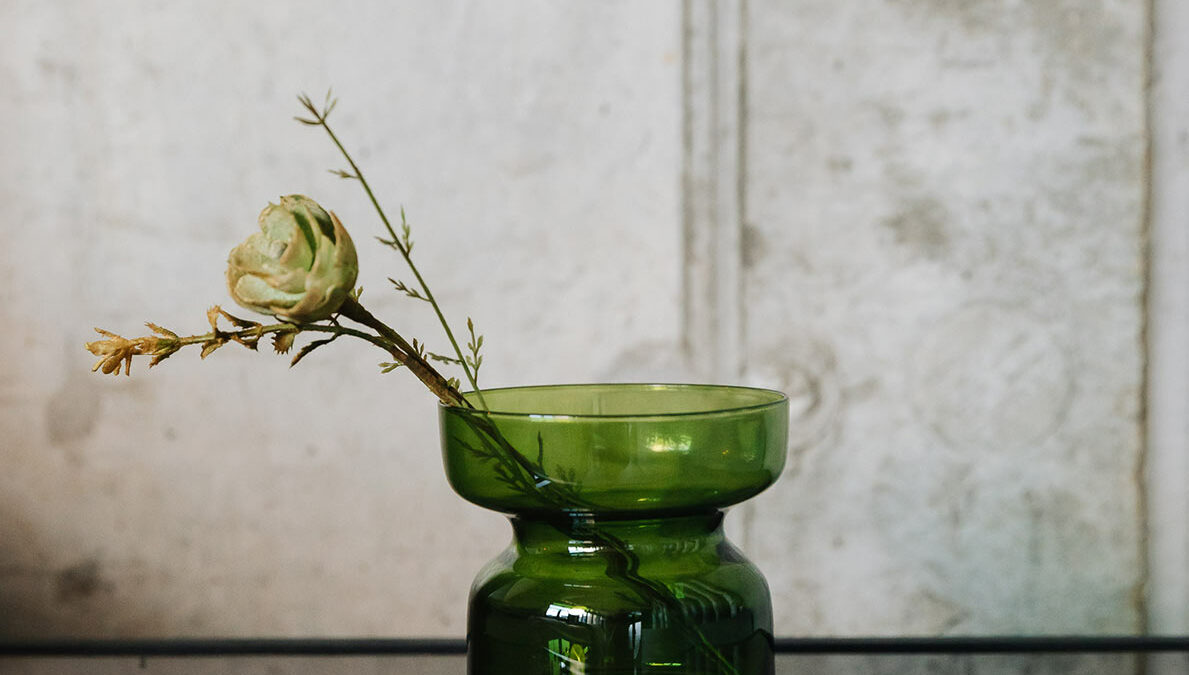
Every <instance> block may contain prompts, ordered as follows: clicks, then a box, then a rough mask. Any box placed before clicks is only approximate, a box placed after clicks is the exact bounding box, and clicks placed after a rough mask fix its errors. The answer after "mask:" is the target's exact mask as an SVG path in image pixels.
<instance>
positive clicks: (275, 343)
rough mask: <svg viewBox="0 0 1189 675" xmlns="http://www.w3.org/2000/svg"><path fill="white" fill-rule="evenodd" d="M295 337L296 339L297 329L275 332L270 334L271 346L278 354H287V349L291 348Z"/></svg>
mask: <svg viewBox="0 0 1189 675" xmlns="http://www.w3.org/2000/svg"><path fill="white" fill-rule="evenodd" d="M295 339H297V331H295V330H290V331H285V332H283V333H276V334H274V335H273V336H272V348H273V350H275V351H276V352H277V353H278V354H288V353H289V350H290V349H292V348H293V341H294V340H295Z"/></svg>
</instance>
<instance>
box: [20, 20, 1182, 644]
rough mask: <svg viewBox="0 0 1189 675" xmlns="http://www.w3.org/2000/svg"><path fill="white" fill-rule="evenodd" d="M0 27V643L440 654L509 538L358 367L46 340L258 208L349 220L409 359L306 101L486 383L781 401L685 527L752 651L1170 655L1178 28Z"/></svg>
mask: <svg viewBox="0 0 1189 675" xmlns="http://www.w3.org/2000/svg"><path fill="white" fill-rule="evenodd" d="M0 25H3V26H5V29H4V31H5V40H3V41H0V92H3V93H2V94H0V97H3V103H4V105H0V147H3V148H5V150H4V153H3V155H2V156H0V197H2V198H3V203H5V204H6V205H7V206H8V207H9V208H8V213H9V218H8V219H7V222H6V225H4V228H5V230H4V231H5V234H6V242H5V247H4V253H3V255H0V279H2V280H3V283H2V284H0V299H2V302H0V320H2V321H3V324H4V326H5V329H4V331H2V332H0V355H2V356H0V359H2V361H3V364H4V368H3V369H0V438H3V439H4V441H3V454H2V455H0V463H2V464H0V466H2V467H3V468H2V470H0V607H2V608H3V611H0V635H3V636H5V637H29V636H47V635H57V636H89V637H131V636H142V637H143V636H183V635H184V636H214V635H241V636H246V635H269V636H298V635H320V636H336V635H340V636H365V635H381V636H389V635H402V636H444V635H446V636H449V635H461V634H462V632H463V630H464V628H463V610H464V607H465V596H466V592H467V586H468V584H469V579H470V578H471V576H472V575H473V573H474V571H475V570H477V569H478V567H479V566H480V565H481V564H482V563H483V562H484V561H485V560H486V559H488V558H489V557H491V556H492V555H493V554H494V553H495V552H496V551H498V550H499V549H500V548H501V547H502V546H503V545H504V544H505V543H506V541H507V539H508V537H509V532H508V528H507V526H506V524H505V523H504V522H503V520H502V518H500V517H498V516H495V515H493V514H490V513H486V512H483V511H481V510H479V509H477V508H475V507H472V506H469V505H467V504H465V503H463V502H462V501H461V500H459V499H458V498H457V497H455V496H454V495H452V494H451V493H450V491H449V488H448V487H447V486H446V484H445V481H444V479H443V477H442V472H441V469H440V462H439V458H438V451H437V440H436V433H437V430H436V423H435V419H434V403H433V400H432V397H431V396H429V395H428V394H426V393H425V392H424V391H422V390H421V389H420V388H419V386H418V385H416V384H415V383H414V382H412V381H410V379H409V378H407V377H404V376H402V374H400V373H394V374H391V375H383V376H382V375H380V374H379V369H378V368H377V367H376V363H377V362H378V361H381V360H384V359H383V355H382V354H378V353H376V354H374V353H372V352H370V351H369V348H368V347H366V346H364V345H352V344H343V343H341V342H340V343H336V344H334V345H332V346H331V347H330V348H327V349H323V350H320V351H319V352H315V353H314V354H313V355H311V356H310V357H309V358H308V359H307V360H306V361H304V362H303V363H302V364H300V365H299V366H298V367H297V368H295V369H293V370H289V369H288V368H287V367H286V363H287V359H285V358H283V357H276V356H273V355H270V354H267V353H264V352H261V353H251V352H248V351H246V350H243V349H239V348H236V347H235V346H228V347H225V348H223V349H222V350H220V351H219V352H216V353H215V354H214V355H212V356H211V357H210V358H208V359H207V360H205V361H201V362H200V361H199V360H198V359H197V356H196V355H195V354H185V353H183V354H179V355H177V356H175V357H173V358H171V359H170V360H169V361H167V362H165V363H163V364H161V365H160V366H158V367H157V368H154V369H153V371H152V372H148V371H147V370H146V369H145V367H144V364H136V365H134V367H133V370H134V372H133V375H132V377H130V378H123V377H120V378H102V377H100V376H98V375H92V374H90V373H89V372H88V369H89V367H90V365H91V357H90V355H89V354H87V353H85V352H84V351H83V350H82V349H81V344H82V343H83V342H84V341H86V340H89V339H91V335H90V334H89V330H90V327H91V326H93V325H94V326H101V327H104V328H107V329H110V330H115V331H118V332H121V333H124V334H126V335H130V334H135V333H136V332H137V331H138V330H139V328H138V327H139V326H140V324H141V323H142V322H143V321H146V320H150V321H154V322H156V323H159V324H162V325H165V326H167V327H169V328H172V329H174V330H177V331H186V332H201V331H204V330H205V326H206V319H205V316H204V312H205V310H206V308H207V307H208V306H210V305H211V304H216V303H221V304H223V305H225V306H227V307H228V309H231V305H232V303H231V302H230V300H229V299H228V298H227V297H226V292H225V290H224V288H223V264H224V260H225V258H226V253H227V250H229V249H230V247H231V246H233V245H234V244H236V243H238V242H239V241H240V240H241V239H243V238H244V237H245V236H246V235H247V234H249V233H250V232H251V231H252V229H253V228H254V227H255V224H254V219H255V215H256V213H258V212H259V210H260V209H261V208H262V207H263V206H264V205H265V204H266V203H267V202H268V200H270V199H272V200H275V199H276V197H277V196H278V195H280V194H288V193H294V192H300V193H305V194H309V195H311V196H313V197H315V198H316V199H318V200H319V201H321V202H322V203H324V204H325V205H327V206H328V207H330V208H332V209H334V210H335V211H336V212H337V213H338V214H339V215H340V217H342V219H343V221H344V222H345V223H346V224H347V226H348V227H349V228H350V229H351V231H352V232H353V233H354V234H355V238H356V241H357V243H358V244H359V249H360V258H361V260H360V262H361V268H362V270H363V271H362V273H361V278H360V279H361V284H362V285H363V287H364V289H365V293H364V296H363V300H364V301H365V304H367V305H368V306H369V307H371V308H372V310H373V311H374V312H375V313H377V314H379V315H382V316H385V317H387V318H389V319H390V320H391V321H392V322H393V323H396V324H398V325H400V326H401V327H402V328H403V329H405V330H407V331H408V333H409V334H411V335H416V336H420V337H425V338H431V339H432V337H433V336H435V335H436V332H435V331H436V328H435V326H434V323H433V320H432V316H431V315H430V314H429V313H428V312H427V311H426V310H425V308H424V307H423V306H420V305H418V304H417V303H415V302H412V301H409V300H408V299H405V298H402V297H399V295H398V294H396V293H393V292H391V291H390V290H389V289H388V282H387V281H386V277H387V276H396V277H398V278H399V277H400V276H402V274H403V271H402V270H401V269H400V265H399V260H397V259H395V258H394V257H393V256H390V255H387V254H386V253H385V251H384V249H382V248H380V247H379V246H372V245H370V236H371V235H372V234H379V232H380V230H379V229H378V228H379V225H378V223H377V222H376V219H375V217H374V216H373V214H372V213H371V211H370V210H369V205H368V204H367V202H366V200H365V198H364V197H363V195H362V194H361V193H360V192H359V190H358V186H357V185H355V184H353V183H352V182H349V181H341V180H339V179H337V178H335V177H334V176H331V175H330V174H328V173H327V172H326V169H328V168H338V167H339V166H340V165H341V160H340V159H339V157H338V156H337V155H336V153H335V151H334V148H333V146H332V145H331V144H330V143H329V141H328V140H327V139H326V138H325V137H323V136H322V135H321V134H320V132H318V131H317V130H315V129H309V128H305V127H302V126H300V125H297V124H295V123H293V122H291V121H290V117H291V116H293V115H294V114H297V113H299V112H300V111H299V109H298V107H297V104H296V101H295V100H294V95H295V94H296V93H298V92H301V91H309V92H310V93H311V94H314V95H315V97H317V95H319V94H320V93H321V92H322V91H324V90H325V89H326V88H327V87H329V86H333V87H334V88H335V93H336V94H337V95H338V96H339V97H340V99H341V101H340V104H339V107H338V108H337V109H336V112H335V114H334V116H333V118H332V121H333V122H334V123H335V124H336V129H337V130H338V131H339V133H340V135H341V136H342V137H343V140H344V142H345V143H346V144H347V145H348V147H350V148H352V149H353V150H354V151H355V153H356V156H357V159H359V160H360V163H361V165H362V166H363V168H364V171H365V172H366V173H367V175H368V177H369V179H370V180H371V181H372V182H373V184H374V185H375V186H377V188H378V192H379V195H378V196H379V197H380V199H381V200H382V201H383V202H384V203H385V204H386V205H387V206H388V207H389V208H390V210H392V211H395V210H396V209H397V208H398V207H399V206H400V205H402V204H403V205H404V206H405V207H406V209H407V213H408V215H409V220H410V222H411V223H412V225H413V237H414V239H415V241H416V248H415V254H414V255H415V256H416V257H417V260H418V261H419V264H420V265H421V267H422V269H423V270H424V271H425V273H426V276H427V278H428V279H429V280H430V282H431V284H432V285H433V287H434V291H435V293H436V294H437V295H438V297H439V299H440V300H441V301H442V303H443V305H444V306H445V308H446V311H447V313H448V314H449V315H450V318H452V319H453V320H454V321H455V322H456V324H461V323H462V322H463V321H464V320H465V318H466V316H468V315H470V316H472V317H474V319H475V321H476V323H477V325H478V327H479V329H480V331H481V332H483V333H484V334H486V336H487V340H486V343H485V351H486V360H485V365H484V369H483V371H484V372H483V374H482V375H483V376H482V378H481V382H482V383H484V384H485V385H487V386H498V385H505V384H523V383H540V382H558V381H595V380H720V381H732V382H740V381H742V382H746V383H751V384H760V385H767V386H777V387H781V388H784V389H786V390H787V391H789V392H790V394H792V395H793V397H794V403H795V404H796V405H795V415H796V419H795V424H794V425H793V428H794V438H793V446H792V448H791V452H792V455H791V461H790V463H789V469H788V473H787V475H786V476H784V478H783V479H782V481H781V482H779V483H778V484H777V486H775V487H774V488H772V489H771V490H770V491H769V492H768V493H766V494H765V495H762V496H761V497H760V498H758V499H757V500H755V502H754V503H753V504H750V505H748V506H746V507H744V508H741V509H737V510H736V511H734V512H733V513H732V515H731V516H730V519H729V524H728V528H729V532H730V534H731V535H732V536H733V537H734V538H735V539H737V540H738V541H739V542H740V543H741V544H742V545H743V547H744V549H745V550H746V551H748V552H749V554H750V555H752V556H753V557H754V558H755V559H756V560H757V562H759V563H760V564H761V566H762V568H763V569H764V570H765V573H766V575H767V577H768V579H769V581H770V583H771V585H772V589H773V594H774V600H775V604H776V607H777V632H778V633H779V634H781V635H870V634H885V635H894V634H905V633H916V634H936V633H946V634H957V633H978V634H997V633H1022V632H1027V633H1046V632H1048V633H1132V632H1138V631H1143V630H1145V629H1147V628H1152V629H1154V630H1157V631H1159V632H1170V633H1175V632H1186V631H1189V624H1187V623H1186V618H1185V614H1184V607H1186V606H1189V596H1187V595H1186V581H1185V574H1186V572H1185V569H1186V566H1185V564H1184V561H1185V560H1186V558H1187V557H1189V550H1187V547H1186V546H1185V541H1186V535H1185V533H1186V527H1187V525H1186V521H1185V509H1184V508H1181V507H1178V504H1179V505H1181V506H1183V505H1184V499H1185V497H1184V485H1185V484H1186V481H1187V480H1189V476H1187V475H1186V470H1185V462H1184V457H1185V453H1186V451H1187V449H1186V436H1187V434H1186V433H1185V431H1184V427H1183V424H1184V419H1186V417H1187V415H1186V413H1187V412H1189V410H1187V409H1189V406H1187V405H1186V396H1185V393H1184V392H1185V389H1184V386H1185V385H1184V383H1185V381H1186V379H1189V372H1187V371H1186V368H1185V351H1186V346H1185V340H1183V337H1184V335H1185V332H1184V331H1185V328H1184V326H1185V317H1186V316H1189V303H1187V302H1186V301H1185V296H1184V291H1183V288H1184V287H1185V286H1186V284H1185V277H1184V271H1183V270H1184V269H1185V266H1186V244H1185V237H1184V232H1185V229H1184V225H1183V222H1184V216H1185V213H1186V209H1185V208H1184V204H1185V198H1186V197H1185V195H1187V194H1189V189H1186V183H1187V181H1189V172H1187V171H1186V169H1185V165H1186V161H1185V157H1186V146H1185V135H1186V129H1185V126H1184V122H1183V120H1184V119H1187V117H1186V116H1185V115H1183V114H1179V112H1178V111H1183V109H1184V105H1185V103H1184V101H1185V100H1186V95H1185V92H1184V91H1183V87H1182V86H1180V85H1179V84H1178V82H1184V81H1187V80H1186V78H1185V77H1184V75H1185V72H1186V67H1187V66H1186V64H1189V56H1187V55H1186V54H1184V53H1183V52H1184V50H1183V49H1180V48H1179V47H1177V45H1176V41H1175V40H1172V39H1170V38H1168V37H1167V36H1168V35H1175V34H1176V30H1177V27H1178V26H1179V27H1181V28H1183V29H1185V30H1189V16H1186V15H1185V11H1184V10H1183V9H1182V8H1181V7H1180V6H1179V5H1178V4H1177V3H1157V4H1156V5H1155V6H1154V8H1153V7H1149V6H1147V5H1146V4H1145V3H1139V2H1122V1H1119V2H1111V1H1108V0H1101V1H1095V2H1040V1H1035V2H1024V1H1020V2H1002V3H959V2H943V1H941V0H934V1H932V2H923V1H916V2H909V1H908V0H889V1H887V2H878V3H837V2H825V1H818V0H801V1H799V2H795V3H780V2H768V1H766V0H749V1H748V2H722V3H713V4H710V3H701V2H693V1H690V2H685V3H678V2H656V3H628V2H616V3H599V4H581V5H572V4H560V3H531V2H515V3H500V4H499V5H498V7H497V6H495V5H494V4H492V3H462V2H458V3H454V2H443V3H369V2H345V3H340V4H339V5H338V6H336V7H335V8H334V9H333V10H331V9H328V8H327V7H326V6H325V5H324V3H323V4H320V3H310V2H297V3H293V2H287V3H270V2H258V3H250V4H246V3H234V2H209V3H201V4H188V5H187V4H178V3H173V4H166V5H161V4H157V3H149V2H141V1H130V2H123V3H116V4H111V5H104V6H102V7H100V6H99V5H97V4H94V3H83V2H78V3H75V2H51V3H34V2H8V3H4V4H3V6H0ZM1162 31H1166V32H1162ZM1182 34H1183V31H1182ZM1153 74H1155V75H1156V76H1157V77H1156V87H1155V89H1153V90H1152V91H1149V89H1148V88H1147V82H1148V78H1149V77H1150V76H1152V75H1153ZM1162 74H1164V75H1166V77H1165V78H1164V79H1161V77H1160V76H1161V75H1162ZM1149 153H1150V154H1149ZM1178 331H1179V332H1178ZM1177 336H1181V337H1180V338H1178V337H1177ZM1178 420H1179V422H1178ZM1178 423H1179V424H1180V426H1178ZM1157 522H1158V526H1153V523H1157Z"/></svg>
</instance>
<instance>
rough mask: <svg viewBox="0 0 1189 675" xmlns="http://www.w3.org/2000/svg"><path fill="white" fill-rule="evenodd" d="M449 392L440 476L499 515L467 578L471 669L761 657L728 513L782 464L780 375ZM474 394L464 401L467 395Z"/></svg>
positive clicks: (765, 625) (661, 669)
mask: <svg viewBox="0 0 1189 675" xmlns="http://www.w3.org/2000/svg"><path fill="white" fill-rule="evenodd" d="M484 396H485V401H484V403H485V404H486V405H487V407H488V409H489V411H477V410H469V409H464V408H452V407H444V408H443V409H442V418H441V419H442V440H443V450H444V459H445V464H446V472H447V477H448V478H449V480H450V483H451V485H452V486H453V487H454V489H455V490H456V491H457V492H458V493H459V494H460V495H462V496H463V497H464V498H466V499H468V500H469V501H472V502H474V503H476V504H479V505H481V506H484V507H487V508H491V509H494V510H498V511H501V512H503V513H506V514H508V516H509V517H510V520H511V523H512V529H513V535H514V536H513V540H512V543H511V545H510V546H509V547H508V548H507V549H505V550H504V551H503V552H502V553H501V554H500V555H499V556H497V557H496V558H495V559H494V560H492V561H491V562H490V563H488V564H487V565H486V566H485V567H484V568H483V569H482V570H481V571H480V572H479V575H478V576H477V577H476V579H475V581H474V584H473V586H472V588H471V598H470V605H469V607H468V617H467V645H468V647H467V649H468V671H469V672H470V673H472V674H480V673H517V674H522V675H535V674H537V673H540V674H543V675H544V674H548V675H555V674H561V673H707V674H710V673H740V674H749V675H750V674H752V673H771V672H772V668H773V654H772V609H771V601H770V598H769V594H768V587H767V584H766V582H765V581H764V578H763V576H762V575H761V574H760V572H759V571H758V570H757V569H756V567H755V566H754V565H752V564H751V563H750V562H749V561H748V560H747V559H746V558H745V557H744V556H743V554H742V553H741V552H740V551H739V550H738V549H737V548H735V547H734V546H733V545H732V544H731V543H730V542H729V541H728V540H727V538H726V537H725V536H724V533H723V527H722V523H723V512H724V509H725V508H727V507H728V506H730V505H732V504H735V503H738V502H740V501H742V500H744V499H747V498H749V497H751V496H753V495H755V494H757V493H758V492H760V491H761V490H763V489H764V488H765V487H767V486H768V485H770V484H771V483H772V482H773V481H774V480H775V479H776V477H777V476H778V475H779V473H780V470H781V468H782V467H783V464H784V456H785V443H786V439H787V420H788V417H787V415H788V413H787V400H786V399H785V398H784V396H783V395H781V394H779V393H778V392H771V391H767V390H757V389H747V388H739V387H718V386H693V385H574V386H555V387H524V388H514V389H502V390H492V391H488V392H484ZM476 403H477V401H476Z"/></svg>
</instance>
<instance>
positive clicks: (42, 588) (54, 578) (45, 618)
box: [0, 506, 159, 640]
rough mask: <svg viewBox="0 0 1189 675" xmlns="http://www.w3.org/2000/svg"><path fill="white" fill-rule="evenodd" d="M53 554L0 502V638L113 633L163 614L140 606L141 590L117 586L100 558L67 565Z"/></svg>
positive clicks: (148, 625)
mask: <svg viewBox="0 0 1189 675" xmlns="http://www.w3.org/2000/svg"><path fill="white" fill-rule="evenodd" d="M53 558H54V557H53V556H52V555H51V554H50V551H49V549H48V547H47V546H46V545H45V544H44V542H43V540H42V538H41V537H40V536H38V533H37V531H36V529H35V528H34V527H33V526H32V524H31V523H30V522H29V521H28V520H27V519H25V518H23V517H21V515H19V514H18V513H17V512H16V511H15V510H13V509H11V508H7V507H3V506H0V640H20V639H35V638H62V637H72V638H80V637H81V638H86V637H112V636H114V635H122V634H128V633H129V632H130V631H131V632H134V633H151V632H152V627H153V626H154V625H159V624H158V623H157V619H159V612H156V611H153V610H151V609H149V608H147V607H145V606H143V605H141V604H140V603H141V602H142V601H143V598H142V597H140V594H139V593H138V589H136V588H117V586H116V584H114V583H113V582H112V581H111V579H110V578H109V575H108V574H107V573H106V572H105V564H104V562H103V561H102V560H100V559H99V558H97V557H87V558H83V559H80V560H77V561H75V562H73V563H70V564H67V565H65V566H61V565H56V564H55V563H54V562H53ZM122 576H125V577H127V575H122ZM138 629H139V630H138Z"/></svg>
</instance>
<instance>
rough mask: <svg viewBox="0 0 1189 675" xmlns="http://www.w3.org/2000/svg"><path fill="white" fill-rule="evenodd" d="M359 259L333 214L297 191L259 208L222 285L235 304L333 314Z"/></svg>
mask: <svg viewBox="0 0 1189 675" xmlns="http://www.w3.org/2000/svg"><path fill="white" fill-rule="evenodd" d="M358 274H359V259H358V258H357V257H356V255H355V244H353V243H352V242H351V237H350V236H349V235H348V234H347V230H346V229H345V228H343V224H342V223H340V222H339V219H338V217H336V216H335V215H334V214H333V213H327V212H326V211H325V210H323V209H322V207H321V206H319V205H318V203H317V202H315V201H314V200H312V199H310V198H309V197H304V196H302V195H289V196H286V197H281V203H280V205H276V204H269V205H268V207H267V208H265V209H264V210H263V211H261V212H260V232H257V233H256V234H253V235H252V236H250V237H248V239H247V240H246V241H244V243H242V244H240V245H239V246H236V247H235V248H234V249H232V250H231V255H230V257H229V258H228V260H227V286H228V288H230V289H231V297H232V298H234V299H235V301H236V302H237V303H239V304H240V305H242V306H244V307H247V308H248V309H251V310H253V311H257V312H260V313H262V314H272V315H275V316H277V317H279V318H282V319H286V320H289V321H293V322H295V323H304V322H309V321H318V320H320V319H325V318H327V317H329V316H330V315H332V314H334V313H335V312H336V311H337V310H338V308H339V306H340V305H342V304H343V300H345V299H346V298H347V296H348V295H349V294H350V293H351V290H352V289H353V288H354V287H355V277H356V276H358Z"/></svg>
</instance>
